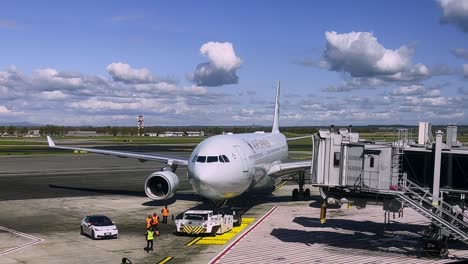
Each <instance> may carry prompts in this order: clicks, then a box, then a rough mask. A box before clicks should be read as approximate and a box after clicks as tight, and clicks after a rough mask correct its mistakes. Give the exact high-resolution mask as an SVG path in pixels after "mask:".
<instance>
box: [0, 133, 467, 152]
mask: <svg viewBox="0 0 468 264" xmlns="http://www.w3.org/2000/svg"><path fill="white" fill-rule="evenodd" d="M285 135H286V136H287V137H299V136H303V135H299V134H293V133H285ZM359 136H360V138H361V139H366V140H372V141H374V140H375V141H387V142H392V141H396V140H397V135H396V133H394V132H378V133H360V135H359ZM414 136H415V135H413V138H414ZM204 139H206V138H201V137H139V136H128V137H123V136H117V137H116V136H99V137H55V138H54V140H56V141H57V142H59V143H61V142H66V144H68V145H70V144H72V145H76V146H83V145H96V146H119V145H135V146H138V145H145V144H154V145H160V144H161V145H179V144H183V145H187V150H189V149H193V148H194V147H195V146H196V145H197V144H198V143H200V142H201V141H202V140H204ZM458 141H460V142H463V143H466V142H468V135H465V134H461V135H458ZM288 146H289V150H291V151H311V150H312V140H311V138H305V139H300V140H294V141H289V142H288ZM61 153H71V152H70V151H64V150H57V149H50V148H49V147H48V146H47V140H46V138H45V137H38V138H32V137H0V155H32V154H61Z"/></svg>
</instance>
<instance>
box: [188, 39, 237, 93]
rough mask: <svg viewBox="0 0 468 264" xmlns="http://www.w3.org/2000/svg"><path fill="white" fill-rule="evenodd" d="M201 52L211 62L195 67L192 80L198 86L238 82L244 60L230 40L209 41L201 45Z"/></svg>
mask: <svg viewBox="0 0 468 264" xmlns="http://www.w3.org/2000/svg"><path fill="white" fill-rule="evenodd" d="M200 53H201V54H203V55H205V56H207V57H208V59H209V62H205V63H201V64H199V65H198V66H197V68H196V69H195V71H194V73H193V76H192V77H191V80H192V81H193V82H195V83H196V84H197V85H198V86H222V85H226V84H235V83H237V82H238V80H239V77H238V76H237V69H239V67H240V65H241V64H242V60H241V59H240V58H239V57H238V56H237V55H236V53H235V51H234V47H233V45H232V43H230V42H224V43H221V42H208V43H205V44H203V45H202V46H201V48H200Z"/></svg>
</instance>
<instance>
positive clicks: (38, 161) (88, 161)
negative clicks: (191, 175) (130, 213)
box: [0, 152, 192, 201]
mask: <svg viewBox="0 0 468 264" xmlns="http://www.w3.org/2000/svg"><path fill="white" fill-rule="evenodd" d="M161 154H163V155H164V154H166V153H161ZM169 154H172V156H174V153H169ZM189 155H190V154H189V153H186V152H184V153H182V152H180V153H177V156H178V157H182V158H184V157H188V156H189ZM163 165H164V164H162V163H159V162H153V161H148V162H144V163H142V162H139V161H138V160H135V159H125V158H117V157H112V156H103V155H97V154H62V155H40V156H39V155H38V156H0V201H2V200H18V199H40V198H59V197H76V196H89V195H106V194H114V195H128V196H141V197H146V195H145V193H144V189H143V186H144V182H145V179H146V177H147V176H148V175H150V174H151V173H153V172H155V171H158V170H160V169H161V168H162V166H163ZM177 174H178V175H179V176H180V185H179V190H180V191H181V192H182V193H183V192H184V191H191V190H192V187H191V185H190V184H189V182H188V180H187V176H186V175H187V170H186V168H179V169H178V170H177Z"/></svg>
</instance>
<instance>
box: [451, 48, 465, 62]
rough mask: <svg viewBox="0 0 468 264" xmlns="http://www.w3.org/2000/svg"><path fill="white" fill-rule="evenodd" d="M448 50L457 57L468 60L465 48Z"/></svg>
mask: <svg viewBox="0 0 468 264" xmlns="http://www.w3.org/2000/svg"><path fill="white" fill-rule="evenodd" d="M450 52H452V54H453V56H455V57H457V58H460V59H465V60H468V50H467V49H463V48H456V49H452V50H450Z"/></svg>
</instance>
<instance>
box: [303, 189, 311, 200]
mask: <svg viewBox="0 0 468 264" xmlns="http://www.w3.org/2000/svg"><path fill="white" fill-rule="evenodd" d="M309 200H310V189H306V190H305V191H304V201H309Z"/></svg>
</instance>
